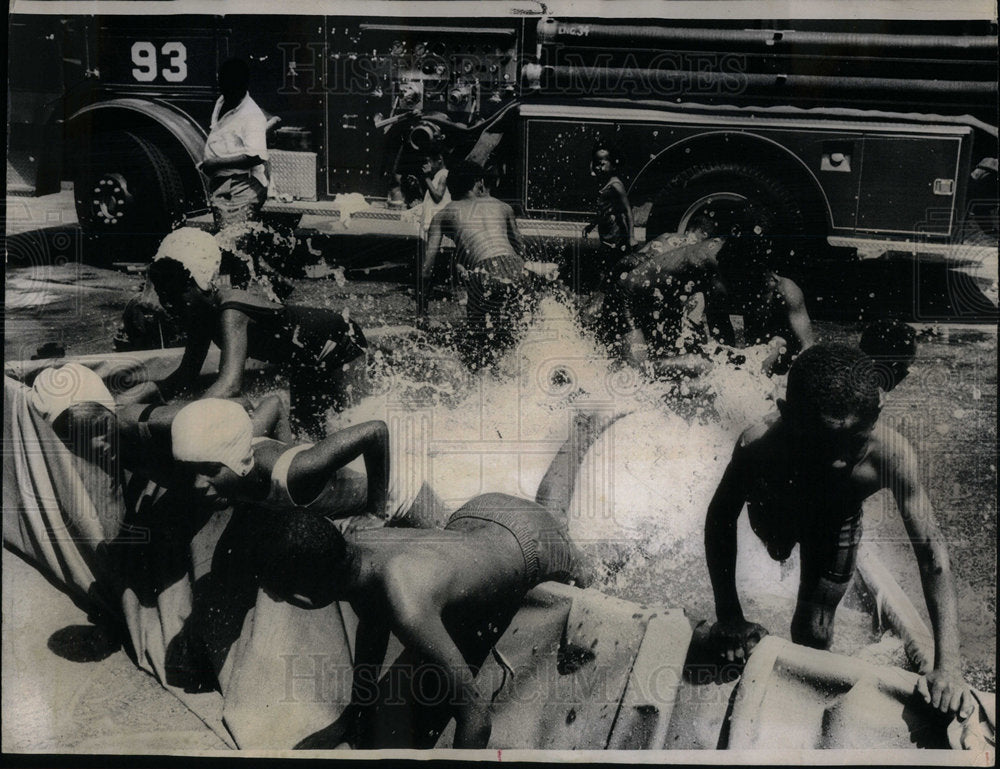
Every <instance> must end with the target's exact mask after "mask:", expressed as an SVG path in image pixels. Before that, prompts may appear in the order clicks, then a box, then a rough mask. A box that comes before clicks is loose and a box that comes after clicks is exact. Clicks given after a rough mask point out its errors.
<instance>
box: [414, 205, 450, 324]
mask: <svg viewBox="0 0 1000 769" xmlns="http://www.w3.org/2000/svg"><path fill="white" fill-rule="evenodd" d="M445 208H446V209H447V208H448V206H446V207H445ZM444 216H445V212H444V211H439V212H438V213H437V214H435V215H434V218H433V219H432V220H431V226H430V229H428V230H427V253H426V254H425V255H424V263H423V264H422V265H420V274H419V275H418V276H417V315H418V316H420V315H426V314H427V301H428V296H429V295H430V291H431V287H432V286H433V285H434V264H435V262H436V261H437V258H438V254H439V253H440V251H441V238H442V237H443V235H444V232H443V228H442V224H443V222H444Z"/></svg>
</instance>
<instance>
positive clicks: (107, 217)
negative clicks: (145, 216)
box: [90, 174, 133, 225]
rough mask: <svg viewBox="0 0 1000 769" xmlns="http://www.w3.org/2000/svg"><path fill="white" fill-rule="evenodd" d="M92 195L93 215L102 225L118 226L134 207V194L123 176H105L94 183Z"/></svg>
mask: <svg viewBox="0 0 1000 769" xmlns="http://www.w3.org/2000/svg"><path fill="white" fill-rule="evenodd" d="M90 194H91V199H90V212H91V215H92V216H93V218H94V220H95V221H98V222H100V223H101V224H105V225H114V224H118V222H120V221H121V220H122V219H123V218H124V217H125V216H126V215H127V213H128V211H129V209H130V207H131V205H132V200H133V198H132V193H131V192H129V188H128V182H126V181H125V177H124V176H122V175H121V174H105V175H104V176H102V177H101V178H100V179H98V180H97V182H95V183H94V186H93V188H92V189H91V191H90Z"/></svg>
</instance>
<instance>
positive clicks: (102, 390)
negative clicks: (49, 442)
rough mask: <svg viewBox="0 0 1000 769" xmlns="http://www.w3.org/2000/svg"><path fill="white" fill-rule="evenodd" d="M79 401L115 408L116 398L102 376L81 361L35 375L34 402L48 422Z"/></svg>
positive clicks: (32, 392) (32, 391) (33, 386)
mask: <svg viewBox="0 0 1000 769" xmlns="http://www.w3.org/2000/svg"><path fill="white" fill-rule="evenodd" d="M78 403H99V404H100V405H102V406H104V408H106V409H107V410H108V411H111V412H114V410H115V399H114V398H113V397H112V395H111V393H110V391H109V390H108V388H107V387H105V386H104V382H103V381H102V380H101V378H100V377H99V376H98V375H97V374H95V373H94V372H93V371H91V370H90V369H89V368H87V367H86V366H81V365H80V364H79V363H67V364H66V365H65V366H61V367H60V368H47V369H45V370H44V371H42V372H41V373H39V374H38V376H36V377H35V382H34V384H33V385H32V387H31V405H33V406H34V407H35V409H36V410H37V411H38V413H39V414H41V415H42V417H44V419H45V421H47V422H48V423H49V424H52V422H54V421H55V419H56V417H58V416H59V415H60V414H62V413H63V412H64V411H65V410H66V409H68V408H69V407H70V406H75V405H76V404H78Z"/></svg>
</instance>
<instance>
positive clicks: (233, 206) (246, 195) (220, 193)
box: [209, 174, 267, 230]
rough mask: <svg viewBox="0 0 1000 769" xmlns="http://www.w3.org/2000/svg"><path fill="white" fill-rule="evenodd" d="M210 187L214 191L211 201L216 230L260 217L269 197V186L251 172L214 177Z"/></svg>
mask: <svg viewBox="0 0 1000 769" xmlns="http://www.w3.org/2000/svg"><path fill="white" fill-rule="evenodd" d="M210 189H211V191H212V192H211V195H210V197H209V203H210V204H211V206H212V216H213V218H214V219H215V229H216V230H222V229H224V228H226V227H228V226H229V225H231V224H246V223H247V222H250V221H256V220H257V219H259V218H260V209H261V207H262V206H263V205H264V200H265V199H266V198H267V188H266V187H265V186H264V185H263V184H261V183H260V182H259V181H257V180H256V179H255V178H254V177H252V176H251V175H250V174H238V175H236V176H223V177H219V178H216V179H213V180H212V182H211V185H210Z"/></svg>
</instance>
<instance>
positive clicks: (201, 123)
mask: <svg viewBox="0 0 1000 769" xmlns="http://www.w3.org/2000/svg"><path fill="white" fill-rule="evenodd" d="M142 5H143V4H142V3H131V4H127V5H126V4H121V3H105V4H102V3H93V2H89V3H85V4H81V12H80V13H79V14H67V10H72V9H73V8H72V3H60V4H57V7H56V8H55V9H54V10H52V11H50V10H49V8H51V7H52V6H48V4H46V3H42V2H23V3H16V4H15V5H14V6H13V9H12V11H13V12H12V15H11V16H10V25H9V34H10V39H9V43H10V46H9V51H10V59H9V60H10V70H9V96H8V104H9V154H8V158H9V159H8V189H14V190H17V189H20V190H21V191H27V192H30V193H33V194H46V193H49V192H52V191H56V190H58V189H59V188H60V184H61V183H63V182H65V181H71V182H72V184H73V191H74V196H75V200H76V208H77V213H78V218H79V222H80V225H81V227H82V228H83V229H84V231H85V232H86V233H88V235H90V236H91V237H94V238H99V239H103V241H104V242H105V243H106V244H108V245H107V247H108V248H109V249H111V250H112V251H116V250H121V249H123V248H126V247H127V248H129V249H132V250H133V251H134V250H135V249H137V248H138V249H139V250H141V249H142V248H143V247H144V246H142V245H136V244H137V243H139V242H141V241H142V239H143V238H148V239H153V238H158V237H159V236H162V234H163V233H165V232H167V231H168V230H169V229H170V228H171V227H173V226H176V225H177V223H178V222H180V221H182V220H183V218H184V217H185V216H191V215H193V214H197V213H199V212H204V211H205V210H207V208H206V207H207V203H206V188H205V181H206V180H205V179H204V178H203V177H202V175H201V174H200V173H199V172H198V171H197V170H196V167H195V166H196V163H197V162H198V161H199V160H200V159H201V157H202V151H203V147H204V143H205V139H206V135H207V131H208V128H209V121H210V116H211V112H212V107H213V105H214V102H215V99H216V98H217V91H216V82H215V79H216V73H217V69H218V65H219V64H220V63H221V62H222V61H223V60H225V59H226V58H229V57H242V58H244V59H246V60H248V61H249V62H250V64H251V86H250V93H251V96H252V97H253V98H254V99H255V100H256V102H257V103H258V104H259V105H260V106H261V107H262V109H263V110H265V112H266V113H267V114H269V115H271V116H273V118H272V120H271V123H270V125H271V128H270V130H269V135H268V143H269V152H270V161H269V165H270V168H269V171H270V177H271V191H270V192H271V198H270V200H269V202H268V204H267V206H266V209H265V210H266V211H268V212H271V213H275V214H279V213H284V214H291V215H301V214H304V213H309V214H320V215H322V214H324V213H329V214H331V215H333V214H334V213H335V212H336V210H337V209H338V207H340V206H342V205H343V201H344V200H345V198H344V197H342V196H344V195H347V194H349V193H359V194H360V195H362V196H364V198H365V202H366V203H367V204H368V205H369V210H368V215H371V216H382V217H386V218H392V217H398V216H399V213H398V209H399V208H400V207H405V205H406V203H407V201H408V200H410V201H412V199H414V198H415V197H416V196H417V195H418V194H419V191H417V190H415V189H413V184H414V179H413V176H414V174H415V169H417V168H419V165H420V158H421V154H422V153H423V152H425V151H426V149H427V148H428V147H429V146H431V145H432V144H433V145H437V146H442V147H444V148H445V151H446V154H447V155H449V156H451V157H468V158H472V159H475V160H477V161H479V162H481V163H483V164H484V166H485V167H487V168H488V169H489V173H490V175H491V179H492V184H493V192H494V194H495V195H497V196H498V197H501V198H503V199H505V200H507V201H509V202H510V203H511V204H512V205H513V206H514V207H515V210H516V211H517V212H518V214H519V216H521V217H523V218H525V219H530V220H545V221H549V222H563V223H572V222H580V221H583V220H585V219H586V218H587V217H588V216H589V215H590V212H591V211H592V210H593V208H594V198H595V186H594V182H593V179H592V178H591V177H590V168H589V161H590V156H591V152H592V148H593V146H594V144H595V142H596V141H598V140H601V141H604V142H610V143H612V144H613V146H615V147H616V148H617V151H618V155H619V156H620V162H619V166H618V174H619V176H620V177H621V178H622V180H623V181H624V182H625V184H626V186H627V188H628V194H629V199H630V203H631V205H632V207H633V209H634V212H635V220H636V224H637V225H638V226H639V227H640V228H644V229H645V236H646V237H647V238H648V237H651V236H654V235H657V234H660V233H663V232H666V231H683V230H685V229H686V227H687V226H688V224H689V222H690V221H691V220H692V218H693V217H695V216H696V215H697V214H699V213H707V214H709V215H712V216H715V215H718V216H720V217H725V216H726V215H727V212H730V211H732V209H733V208H734V207H740V206H744V205H746V204H747V203H748V202H749V203H752V204H754V205H756V206H757V207H759V208H760V209H762V210H767V211H769V212H770V214H771V216H772V217H773V219H774V220H775V222H776V227H778V228H780V230H781V231H782V232H783V233H786V234H788V235H790V236H792V237H802V238H809V239H813V240H816V241H822V242H831V243H832V242H840V243H844V242H846V243H852V242H853V243H861V242H863V241H877V242H885V241H920V242H921V243H923V244H925V245H934V244H947V243H950V242H954V241H955V239H956V238H957V237H960V236H961V233H962V232H963V231H964V228H965V227H967V225H968V223H969V222H970V221H972V220H973V219H978V220H979V221H980V222H981V223H982V222H985V224H983V225H982V226H984V227H989V226H990V222H992V226H993V227H995V221H996V188H995V183H996V162H997V161H996V157H997V85H996V75H997V27H996V20H995V17H994V16H993V15H992V11H989V12H988V13H987V12H983V11H982V10H980V12H978V13H969V12H968V7H969V4H968V3H965V4H963V3H957V4H954V7H949V8H944V7H942V6H936V5H934V6H932V5H931V4H927V3H925V4H923V5H921V4H920V3H916V4H908V5H907V9H908V10H909V11H910V12H913V11H914V9H916V11H917V12H919V11H920V10H921V9H923V11H924V12H925V15H926V16H927V17H928V18H925V19H923V20H921V19H910V20H904V19H898V18H896V19H890V18H880V17H879V13H880V11H881V12H882V15H883V16H884V15H887V14H885V13H884V11H885V10H886V7H887V6H889V7H888V11H889V13H895V12H896V9H895V8H893V7H891V4H886V3H882V4H877V3H875V4H873V5H872V6H871V8H872V10H871V12H870V14H869V17H866V18H852V19H834V18H829V12H830V10H831V9H832V8H833V7H834V6H832V5H831V4H829V3H824V4H817V3H815V2H812V0H804V1H803V2H802V3H796V4H795V5H794V9H795V10H796V11H799V10H801V11H802V17H801V18H788V19H779V20H775V19H759V18H740V17H738V16H739V14H740V13H741V12H742V13H743V14H744V15H745V12H746V5H745V4H743V5H741V4H738V3H727V2H724V1H723V2H716V3H714V5H713V4H711V3H688V2H676V1H674V2H670V1H665V2H662V3H646V4H643V5H641V6H639V8H640V10H644V11H646V12H648V17H646V18H613V17H611V16H609V15H608V14H610V13H613V12H615V10H614V8H613V7H612V6H611V5H610V4H607V5H603V6H588V5H587V4H586V3H571V4H567V5H566V7H565V13H564V12H562V9H561V8H560V5H559V4H558V3H546V4H542V3H527V2H514V3H512V4H494V3H491V2H487V3H476V4H474V5H473V4H469V5H462V6H460V8H461V11H460V12H474V13H475V14H476V15H475V16H462V17H456V16H455V13H456V6H455V4H451V3H435V2H430V3H420V2H406V3H400V2H396V3H391V2H390V3H385V2H371V3H368V4H366V5H365V11H366V12H369V11H370V15H365V16H362V15H353V16H344V15H332V14H322V13H317V12H316V10H315V9H316V7H317V6H315V5H311V4H309V5H301V6H299V5H294V4H292V5H289V6H287V9H288V10H287V11H286V6H282V13H280V14H278V13H274V14H271V15H261V14H251V13H240V12H239V10H240V3H238V2H236V3H226V6H225V15H214V14H208V13H184V12H178V13H170V14H169V15H162V14H163V11H162V10H161V9H162V8H163V6H164V4H162V3H161V4H156V8H157V9H158V10H157V13H159V14H161V15H150V14H149V13H140V12H139V6H142ZM168 5H169V6H170V8H169V9H168V10H171V11H173V10H175V9H176V10H178V11H187V10H191V6H190V4H187V3H184V2H178V3H176V4H168ZM987 5H989V4H987ZM133 6H134V7H135V8H136V11H135V12H131V11H129V8H130V7H133ZM709 6H710V7H709ZM112 7H113V11H112ZM123 7H124V9H125V11H126V12H123ZM196 7H197V8H199V9H201V10H202V11H205V10H211V9H213V8H215V6H214V5H213V4H212V3H208V2H205V3H202V4H201V5H200V6H196ZM255 7H256V8H259V6H255ZM852 7H854V8H857V6H852ZM990 7H992V6H990ZM352 8H355V9H358V10H360V8H359V6H357V5H355V6H352ZM630 8H632V6H630ZM706 8H708V10H714V9H719V11H720V12H719V13H716V14H713V13H707V12H705V11H706ZM932 8H933V9H935V10H934V14H931V13H930V12H929V11H930V10H931V9H932ZM470 9H471V10H470ZM691 9H695V11H700V12H701V16H700V17H691V15H690V14H691V12H692V10H691ZM727 9H728V10H727ZM734 9H735V10H734ZM328 10H329V8H328ZM581 10H583V11H589V12H590V14H589V15H586V16H584V15H581ZM103 11H107V12H106V13H105V12H103ZM95 12H96V15H90V14H94V13H95ZM824 12H825V15H826V16H827V18H823V15H824ZM941 13H944V14H948V13H951V14H953V15H952V17H950V18H940V14H941ZM734 14H736V15H735V16H734ZM932 15H934V16H936V17H937V18H933V19H932V18H930V17H931V16H932ZM338 196H341V197H338ZM354 197H355V199H356V196H354ZM577 231H578V230H577ZM123 244H127V246H125V245H123ZM134 255H135V254H133V256H134Z"/></svg>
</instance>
